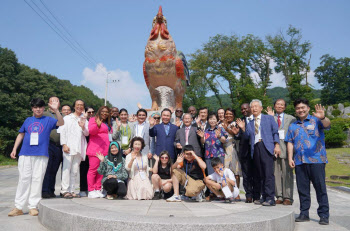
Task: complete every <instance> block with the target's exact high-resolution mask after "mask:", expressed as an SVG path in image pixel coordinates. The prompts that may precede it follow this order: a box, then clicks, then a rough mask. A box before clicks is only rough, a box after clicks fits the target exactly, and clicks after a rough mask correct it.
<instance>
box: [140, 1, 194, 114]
mask: <svg viewBox="0 0 350 231" xmlns="http://www.w3.org/2000/svg"><path fill="white" fill-rule="evenodd" d="M143 75H144V77H145V82H146V85H147V87H148V89H149V92H150V94H151V98H152V108H151V110H152V111H158V110H162V109H163V108H165V107H176V108H182V100H183V97H184V94H185V90H186V86H188V85H189V82H190V80H189V72H188V67H187V61H186V58H185V56H184V54H183V53H182V52H179V51H176V47H175V43H174V40H173V38H172V37H171V35H170V34H169V31H168V28H167V21H166V18H165V17H164V16H163V13H162V7H161V6H160V7H159V11H158V14H157V15H156V16H155V17H154V19H153V23H152V30H151V34H150V36H149V38H148V41H147V45H146V49H145V61H144V63H143Z"/></svg>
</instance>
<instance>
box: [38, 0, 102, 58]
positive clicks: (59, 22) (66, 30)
mask: <svg viewBox="0 0 350 231" xmlns="http://www.w3.org/2000/svg"><path fill="white" fill-rule="evenodd" d="M40 2H41V4H42V5H43V6H44V7H45V9H46V10H47V11H48V12H49V13H50V14H51V16H52V17H53V18H54V19H55V20H56V21H57V22H58V24H60V26H61V27H62V28H63V29H64V30H65V32H66V33H67V34H68V35H69V36H70V37H71V38H72V40H73V41H74V42H75V43H76V44H77V45H78V46H79V48H80V49H82V50H83V51H84V52H85V54H86V55H87V56H88V57H90V59H91V60H92V61H94V63H95V64H96V65H98V63H97V61H96V60H95V59H94V58H93V57H92V56H91V55H90V54H89V53H88V52H87V51H86V50H85V49H84V48H83V47H82V46H81V45H80V43H79V42H78V41H77V40H76V39H75V38H74V37H73V35H72V34H71V33H70V32H69V31H68V29H67V28H66V27H65V26H64V25H63V24H62V23H61V21H60V20H59V19H58V18H57V17H56V16H55V15H54V14H53V13H52V11H51V10H50V9H49V8H48V7H47V6H46V4H45V3H44V2H43V1H42V0H40Z"/></svg>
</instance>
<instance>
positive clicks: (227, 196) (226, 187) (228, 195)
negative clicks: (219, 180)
mask: <svg viewBox="0 0 350 231" xmlns="http://www.w3.org/2000/svg"><path fill="white" fill-rule="evenodd" d="M222 192H223V193H224V195H225V197H226V198H230V197H233V193H232V192H231V190H230V188H229V187H228V185H226V186H225V187H223V188H222Z"/></svg>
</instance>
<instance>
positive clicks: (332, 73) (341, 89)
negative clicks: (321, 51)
mask: <svg viewBox="0 0 350 231" xmlns="http://www.w3.org/2000/svg"><path fill="white" fill-rule="evenodd" d="M315 77H316V78H317V80H318V82H319V83H320V84H321V86H322V87H323V89H322V91H321V101H322V103H323V104H334V103H338V102H345V101H350V58H339V59H336V58H334V57H333V56H330V55H328V54H326V55H323V56H322V57H321V66H319V67H317V68H316V70H315Z"/></svg>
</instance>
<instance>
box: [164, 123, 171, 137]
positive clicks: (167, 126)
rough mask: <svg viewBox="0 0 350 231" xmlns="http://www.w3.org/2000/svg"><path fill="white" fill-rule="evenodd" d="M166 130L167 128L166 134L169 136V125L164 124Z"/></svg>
mask: <svg viewBox="0 0 350 231" xmlns="http://www.w3.org/2000/svg"><path fill="white" fill-rule="evenodd" d="M164 128H165V134H166V135H169V129H170V126H169V124H164Z"/></svg>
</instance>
